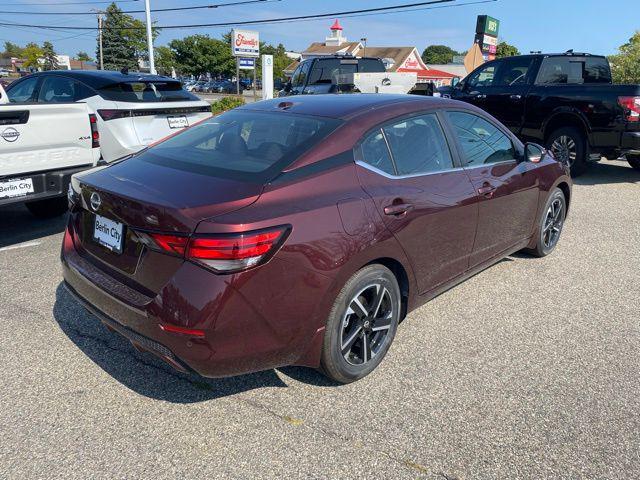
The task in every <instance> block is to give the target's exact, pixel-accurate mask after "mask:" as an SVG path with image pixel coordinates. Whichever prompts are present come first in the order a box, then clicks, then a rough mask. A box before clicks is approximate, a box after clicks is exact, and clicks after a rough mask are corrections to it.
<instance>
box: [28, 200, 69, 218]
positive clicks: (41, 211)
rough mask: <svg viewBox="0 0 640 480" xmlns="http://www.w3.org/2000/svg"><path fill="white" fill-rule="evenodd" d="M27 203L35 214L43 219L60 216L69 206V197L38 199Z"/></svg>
mask: <svg viewBox="0 0 640 480" xmlns="http://www.w3.org/2000/svg"><path fill="white" fill-rule="evenodd" d="M25 205H26V207H27V209H28V210H29V211H30V212H31V214H32V215H33V216H35V217H38V218H42V219H46V218H54V217H59V216H60V215H62V214H64V213H65V212H66V211H67V210H68V208H69V205H68V202H67V197H56V198H48V199H46V200H36V201H35V202H29V203H27V204H25Z"/></svg>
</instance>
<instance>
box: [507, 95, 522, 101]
mask: <svg viewBox="0 0 640 480" xmlns="http://www.w3.org/2000/svg"><path fill="white" fill-rule="evenodd" d="M509 98H510V99H511V100H522V95H510V96H509Z"/></svg>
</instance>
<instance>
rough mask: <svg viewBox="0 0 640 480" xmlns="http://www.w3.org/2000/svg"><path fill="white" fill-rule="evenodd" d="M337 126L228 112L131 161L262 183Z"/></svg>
mask: <svg viewBox="0 0 640 480" xmlns="http://www.w3.org/2000/svg"><path fill="white" fill-rule="evenodd" d="M341 123H342V121H341V120H336V119H330V118H321V117H312V116H305V115H297V114H295V115H294V114H286V113H282V112H277V113H267V112H258V111H250V110H247V111H237V110H236V111H230V112H227V113H224V114H222V115H220V116H218V117H215V118H212V119H210V120H208V121H207V122H204V123H202V124H199V125H196V126H194V127H191V128H189V129H188V130H185V131H184V132H182V133H180V134H178V135H176V136H175V137H171V138H169V139H168V140H166V141H164V142H162V143H159V144H158V145H156V146H154V147H152V148H150V149H149V150H148V151H147V152H145V153H143V154H141V155H140V156H139V157H134V158H132V159H131V161H145V162H149V163H153V164H158V165H163V166H166V167H169V168H174V169H177V170H186V171H190V172H194V173H198V174H201V175H209V176H214V177H221V178H231V179H236V180H242V181H247V182H257V183H262V182H265V181H267V180H269V179H271V178H273V177H275V176H276V175H277V174H278V173H280V172H281V171H282V168H284V166H286V165H288V164H289V163H291V161H293V160H294V159H295V158H297V156H299V155H301V154H302V153H304V152H305V151H307V150H308V149H310V148H311V147H313V146H315V145H316V144H317V143H318V142H319V141H321V140H322V139H323V138H325V137H326V136H327V135H328V134H329V133H330V132H331V131H333V130H334V129H336V128H337V127H338V126H339V125H340V124H341Z"/></svg>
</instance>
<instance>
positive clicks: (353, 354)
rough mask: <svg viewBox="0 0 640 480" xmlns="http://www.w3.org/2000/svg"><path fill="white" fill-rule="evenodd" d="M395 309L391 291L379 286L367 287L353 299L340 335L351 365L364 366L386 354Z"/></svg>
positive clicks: (344, 354) (344, 355) (342, 348)
mask: <svg viewBox="0 0 640 480" xmlns="http://www.w3.org/2000/svg"><path fill="white" fill-rule="evenodd" d="M393 308H394V305H393V301H392V300H391V294H390V293H389V290H388V289H387V288H386V287H385V286H384V285H382V284H379V283H375V284H371V285H368V286H366V287H365V288H363V289H362V290H360V292H358V294H357V295H355V296H354V297H353V298H352V299H351V302H349V306H348V307H347V310H346V312H345V314H344V317H343V318H342V329H341V331H340V350H341V353H342V356H343V357H344V358H345V360H346V361H347V362H348V363H349V364H351V365H363V364H365V363H368V362H370V361H371V360H372V359H373V358H375V357H376V355H378V354H379V353H380V352H383V351H384V348H385V347H386V344H387V342H388V340H389V329H390V328H391V322H392V320H393V315H394V311H393Z"/></svg>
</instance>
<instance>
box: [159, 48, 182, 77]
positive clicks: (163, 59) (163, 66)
mask: <svg viewBox="0 0 640 480" xmlns="http://www.w3.org/2000/svg"><path fill="white" fill-rule="evenodd" d="M155 51H156V53H155V60H156V68H157V69H158V72H160V73H162V74H164V75H171V69H172V68H175V69H176V70H179V69H178V64H177V62H176V55H175V53H174V52H173V50H171V49H170V48H169V47H166V46H162V47H156V48H155Z"/></svg>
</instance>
